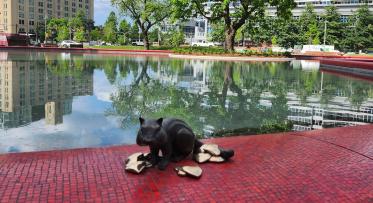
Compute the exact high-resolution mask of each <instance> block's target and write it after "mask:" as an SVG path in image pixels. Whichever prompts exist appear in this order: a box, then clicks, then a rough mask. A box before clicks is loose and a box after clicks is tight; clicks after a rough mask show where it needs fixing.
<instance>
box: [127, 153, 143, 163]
mask: <svg viewBox="0 0 373 203" xmlns="http://www.w3.org/2000/svg"><path fill="white" fill-rule="evenodd" d="M143 155H144V154H143V153H141V152H136V153H134V154H131V155H130V156H129V157H128V158H127V159H126V162H125V163H126V164H131V163H135V162H138V159H139V157H140V156H143Z"/></svg>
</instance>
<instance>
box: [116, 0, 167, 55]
mask: <svg viewBox="0 0 373 203" xmlns="http://www.w3.org/2000/svg"><path fill="white" fill-rule="evenodd" d="M111 3H112V4H113V5H115V6H116V7H118V8H119V9H120V10H121V11H122V12H123V13H125V14H126V15H127V16H129V17H130V18H131V19H132V20H133V21H134V23H136V24H137V25H138V27H139V28H140V29H141V33H142V34H143V41H144V48H145V49H149V48H150V43H149V31H150V29H151V28H152V27H153V26H154V25H156V24H158V23H160V22H162V21H163V20H164V19H166V18H167V17H169V16H170V14H171V11H172V9H170V7H171V4H170V2H169V0H143V1H139V0H111Z"/></svg>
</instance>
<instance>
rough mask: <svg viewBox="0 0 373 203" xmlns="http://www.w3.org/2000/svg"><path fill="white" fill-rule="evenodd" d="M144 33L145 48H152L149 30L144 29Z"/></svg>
mask: <svg viewBox="0 0 373 203" xmlns="http://www.w3.org/2000/svg"><path fill="white" fill-rule="evenodd" d="M143 35H144V48H145V50H149V49H150V44H149V36H148V32H147V31H144V32H143Z"/></svg>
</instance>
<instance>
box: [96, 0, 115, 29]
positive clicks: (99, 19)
mask: <svg viewBox="0 0 373 203" xmlns="http://www.w3.org/2000/svg"><path fill="white" fill-rule="evenodd" d="M94 9H95V11H94V13H95V19H94V20H95V23H96V25H103V24H104V23H105V21H106V19H107V17H108V16H109V14H110V12H111V11H114V12H115V13H118V12H117V9H116V8H115V7H114V6H113V5H111V1H110V0H95V5H94Z"/></svg>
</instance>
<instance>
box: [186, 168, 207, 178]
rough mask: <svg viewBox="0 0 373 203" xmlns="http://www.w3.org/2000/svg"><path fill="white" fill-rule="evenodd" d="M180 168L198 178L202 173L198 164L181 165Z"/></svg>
mask: <svg viewBox="0 0 373 203" xmlns="http://www.w3.org/2000/svg"><path fill="white" fill-rule="evenodd" d="M181 169H182V171H184V172H185V173H186V174H188V175H190V176H191V177H194V178H199V177H201V175H202V169H201V168H200V167H199V166H183V167H181Z"/></svg>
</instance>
